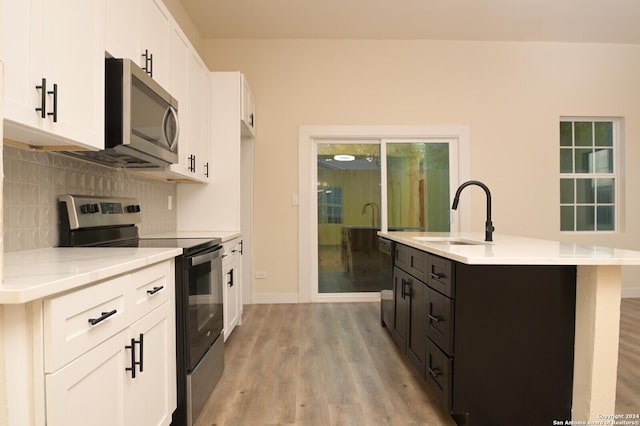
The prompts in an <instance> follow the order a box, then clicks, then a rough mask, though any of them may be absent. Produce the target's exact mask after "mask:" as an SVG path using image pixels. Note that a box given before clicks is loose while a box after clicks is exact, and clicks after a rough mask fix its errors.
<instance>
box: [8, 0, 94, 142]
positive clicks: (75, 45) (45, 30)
mask: <svg viewBox="0 0 640 426" xmlns="http://www.w3.org/2000/svg"><path fill="white" fill-rule="evenodd" d="M2 6H3V11H2V25H1V26H2V47H1V53H0V56H1V57H2V59H3V61H4V63H5V97H4V100H5V111H4V117H5V124H6V126H5V137H7V138H9V139H15V140H17V141H20V142H24V143H27V144H30V145H78V146H81V147H84V148H89V149H100V148H103V147H104V13H105V2H104V0H56V1H54V0H10V1H5V2H3V4H2Z"/></svg>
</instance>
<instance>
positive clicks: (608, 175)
mask: <svg viewBox="0 0 640 426" xmlns="http://www.w3.org/2000/svg"><path fill="white" fill-rule="evenodd" d="M563 122H570V123H572V141H571V146H570V148H571V152H572V170H573V171H572V172H570V173H569V172H563V171H562V164H561V163H560V164H559V167H558V170H559V178H558V183H559V185H558V188H559V197H558V201H559V203H558V205H559V207H560V208H559V210H558V212H559V214H560V217H559V219H560V223H559V230H560V232H561V233H571V234H599V235H600V234H606V233H616V232H619V231H620V229H621V220H622V215H621V211H622V199H621V194H622V190H621V188H622V179H621V161H620V159H621V158H622V155H621V151H622V119H621V118H620V117H590V116H561V117H560V119H559V121H558V136H559V137H558V154H560V155H559V157H558V158H559V159H560V157H561V156H562V151H563V149H564V150H567V148H568V146H566V145H562V141H561V135H560V129H561V123H563ZM576 122H590V123H591V124H592V128H593V129H594V130H595V123H598V122H607V123H611V127H612V129H611V133H612V141H611V142H612V143H611V147H610V148H609V147H607V149H610V150H611V151H612V157H613V159H612V172H598V171H596V167H595V163H594V164H593V170H592V171H590V172H576V161H575V150H576V149H586V148H589V147H590V148H592V149H593V150H594V151H595V150H597V148H598V145H596V142H595V132H592V144H591V145H590V146H584V148H582V146H581V145H576V143H575V134H576V132H575V123H576ZM560 161H561V160H560ZM563 179H571V180H572V181H573V183H574V198H573V202H572V203H563V202H562V193H561V189H560V187H561V186H562V180H563ZM579 179H591V180H593V181H594V182H597V180H599V179H612V180H613V185H614V190H613V197H614V198H613V202H612V203H600V202H598V199H597V189H594V192H595V193H596V198H595V199H594V201H593V202H592V203H580V202H578V199H577V197H578V194H577V190H576V187H577V181H578V180H579ZM567 206H572V207H573V208H574V216H573V229H571V230H568V229H566V230H563V229H562V213H561V211H562V207H567ZM579 206H593V208H594V229H592V230H579V229H577V228H578V226H577V225H578V214H577V207H579ZM599 206H603V207H604V206H613V210H614V213H613V220H614V223H613V228H612V229H600V230H599V229H598V213H597V211H598V207H599Z"/></svg>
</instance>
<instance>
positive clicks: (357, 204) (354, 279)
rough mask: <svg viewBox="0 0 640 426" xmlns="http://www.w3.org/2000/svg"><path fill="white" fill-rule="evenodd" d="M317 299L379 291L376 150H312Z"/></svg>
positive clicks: (326, 147) (351, 146) (370, 146)
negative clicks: (326, 295) (314, 153)
mask: <svg viewBox="0 0 640 426" xmlns="http://www.w3.org/2000/svg"><path fill="white" fill-rule="evenodd" d="M317 164H318V168H317V169H318V176H317V178H318V186H317V191H318V293H349V292H372V291H379V290H380V278H379V275H380V274H379V260H378V259H379V256H378V237H377V231H378V230H380V180H381V176H380V144H379V143H376V144H364V143H363V144H339V143H330V144H329V143H328V144H318V146H317Z"/></svg>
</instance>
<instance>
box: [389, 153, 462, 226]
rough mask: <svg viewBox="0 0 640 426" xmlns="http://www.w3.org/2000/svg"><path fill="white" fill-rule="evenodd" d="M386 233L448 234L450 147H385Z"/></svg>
mask: <svg viewBox="0 0 640 426" xmlns="http://www.w3.org/2000/svg"><path fill="white" fill-rule="evenodd" d="M386 151H387V155H386V160H387V212H388V229H389V231H427V232H448V231H449V229H450V223H449V217H450V216H449V211H450V208H449V206H450V205H451V204H450V202H449V188H450V185H449V180H450V173H449V172H450V166H449V143H446V142H442V143H440V142H401V143H396V142H393V143H387V144H386Z"/></svg>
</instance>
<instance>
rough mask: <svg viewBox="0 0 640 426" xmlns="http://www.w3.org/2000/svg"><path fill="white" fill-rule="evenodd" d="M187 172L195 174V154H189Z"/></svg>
mask: <svg viewBox="0 0 640 426" xmlns="http://www.w3.org/2000/svg"><path fill="white" fill-rule="evenodd" d="M188 158H189V167H188V169H189V171H190V172H195V171H196V156H195V154H191V155H190V156H189V157H188Z"/></svg>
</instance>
